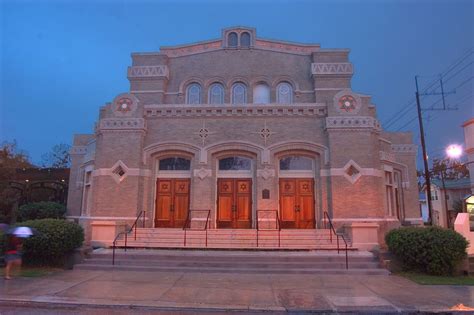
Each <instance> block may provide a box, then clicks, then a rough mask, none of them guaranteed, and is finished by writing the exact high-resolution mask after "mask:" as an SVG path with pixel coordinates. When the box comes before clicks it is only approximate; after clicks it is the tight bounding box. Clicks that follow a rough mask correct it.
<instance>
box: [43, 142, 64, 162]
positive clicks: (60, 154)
mask: <svg viewBox="0 0 474 315" xmlns="http://www.w3.org/2000/svg"><path fill="white" fill-rule="evenodd" d="M70 149H71V146H70V145H68V144H65V143H60V144H57V145H55V146H53V147H52V148H51V151H50V152H48V153H45V154H43V155H42V156H41V160H42V162H41V165H42V166H43V167H53V168H69V167H70V166H71V156H70V155H69V150H70Z"/></svg>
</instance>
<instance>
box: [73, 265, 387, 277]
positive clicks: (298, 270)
mask: <svg viewBox="0 0 474 315" xmlns="http://www.w3.org/2000/svg"><path fill="white" fill-rule="evenodd" d="M74 269H76V270H117V271H118V270H124V271H155V272H158V271H164V272H198V273H254V274H326V275H327V274H337V275H341V274H351V275H388V274H389V272H388V271H387V270H385V269H376V268H371V269H362V268H361V269H356V268H349V269H317V268H311V269H309V268H291V269H287V268H282V269H281V268H280V269H277V268H271V269H266V268H228V267H225V268H223V267H207V268H203V267H156V266H123V265H114V266H113V265H111V264H110V265H101V264H98V265H97V264H78V265H75V266H74Z"/></svg>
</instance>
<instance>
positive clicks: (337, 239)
mask: <svg viewBox="0 0 474 315" xmlns="http://www.w3.org/2000/svg"><path fill="white" fill-rule="evenodd" d="M326 220H327V222H329V240H330V241H331V243H332V235H333V234H334V235H335V236H336V241H337V253H338V254H339V237H341V238H342V240H343V241H344V244H345V245H346V247H345V250H346V269H349V257H348V254H347V241H346V238H345V237H344V234H343V233H338V232H336V229H335V228H334V225H333V224H332V221H331V218H330V217H329V214H328V213H327V211H324V220H323V222H324V228H325V229H326V228H328V227H327V225H326Z"/></svg>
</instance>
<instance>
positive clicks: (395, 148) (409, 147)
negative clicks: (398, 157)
mask: <svg viewBox="0 0 474 315" xmlns="http://www.w3.org/2000/svg"><path fill="white" fill-rule="evenodd" d="M417 151H418V146H417V145H415V144H392V152H394V153H395V154H416V152H417Z"/></svg>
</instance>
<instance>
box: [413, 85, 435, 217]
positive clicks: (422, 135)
mask: <svg viewBox="0 0 474 315" xmlns="http://www.w3.org/2000/svg"><path fill="white" fill-rule="evenodd" d="M415 84H416V93H415V95H416V108H417V110H418V125H419V126H420V138H421V150H422V153H423V165H424V168H425V185H426V199H427V203H428V224H429V225H432V224H433V216H432V212H433V204H432V202H431V181H430V170H429V167H428V156H427V154H426V145H425V132H424V130H423V117H422V116H421V104H420V93H419V90H418V76H415Z"/></svg>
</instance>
